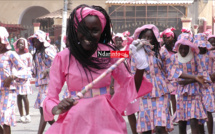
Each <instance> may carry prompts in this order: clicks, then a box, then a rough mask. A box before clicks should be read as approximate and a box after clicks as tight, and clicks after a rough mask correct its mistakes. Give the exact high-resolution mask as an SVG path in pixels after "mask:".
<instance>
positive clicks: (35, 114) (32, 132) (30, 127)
mask: <svg viewBox="0 0 215 134" xmlns="http://www.w3.org/2000/svg"><path fill="white" fill-rule="evenodd" d="M32 87H33V89H34V93H33V95H29V97H28V98H29V101H30V115H31V118H32V122H31V123H27V124H23V123H17V126H16V127H12V134H37V130H38V126H39V121H40V113H39V110H38V109H34V108H33V105H34V102H35V100H36V96H37V91H36V90H35V87H34V86H32ZM61 96H62V93H61ZM16 117H17V120H18V119H19V113H18V109H16ZM124 119H125V121H126V123H127V128H128V134H131V129H130V127H129V125H128V120H127V117H124ZM214 120H215V119H214ZM214 124H215V123H214ZM49 126H50V125H49V124H47V126H46V130H47V129H48V128H49ZM214 128H215V127H214ZM205 130H206V127H205ZM170 134H178V126H175V128H174V131H172V132H171V133H170ZM187 134H191V130H190V127H187ZM206 134H207V132H206ZM214 134H215V131H214Z"/></svg>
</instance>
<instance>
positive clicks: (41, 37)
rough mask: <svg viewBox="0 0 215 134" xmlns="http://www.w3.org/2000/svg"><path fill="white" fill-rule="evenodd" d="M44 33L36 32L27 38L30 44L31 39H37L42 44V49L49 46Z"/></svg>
mask: <svg viewBox="0 0 215 134" xmlns="http://www.w3.org/2000/svg"><path fill="white" fill-rule="evenodd" d="M46 36H47V35H46V33H45V32H43V31H42V30H37V31H36V32H35V33H34V34H33V35H32V36H30V37H29V38H28V40H30V41H31V42H32V39H33V38H37V39H38V40H39V41H40V42H43V43H44V44H43V45H44V47H48V46H50V43H49V42H48V41H47V40H46Z"/></svg>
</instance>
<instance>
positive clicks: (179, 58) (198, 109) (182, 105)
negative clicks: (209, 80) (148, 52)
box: [168, 33, 207, 134]
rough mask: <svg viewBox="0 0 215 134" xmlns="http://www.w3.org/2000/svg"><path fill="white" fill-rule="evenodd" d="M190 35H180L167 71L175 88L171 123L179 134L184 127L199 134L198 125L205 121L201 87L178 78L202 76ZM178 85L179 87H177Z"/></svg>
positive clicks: (181, 133) (194, 82) (195, 48)
mask: <svg viewBox="0 0 215 134" xmlns="http://www.w3.org/2000/svg"><path fill="white" fill-rule="evenodd" d="M192 41H193V38H192V37H191V36H190V34H187V33H182V34H180V35H179V37H178V41H177V42H176V43H175V47H174V50H175V51H176V52H177V53H176V54H174V55H172V57H171V66H170V70H169V75H168V76H169V79H170V80H173V86H174V87H176V93H177V102H176V106H177V108H176V112H175V114H174V117H173V122H176V123H178V124H179V133H180V134H184V133H186V126H187V125H190V126H191V132H192V134H197V133H199V132H200V130H199V129H197V128H198V124H203V123H204V122H205V121H206V120H207V112H206V109H205V107H204V105H203V103H202V92H203V90H202V89H201V88H200V87H201V85H199V83H198V82H197V81H195V80H191V81H193V82H192V83H187V82H189V81H190V80H188V79H184V78H179V76H180V75H181V72H184V73H187V74H190V75H197V74H198V72H199V74H200V75H203V74H202V72H203V70H202V66H201V62H200V58H199V57H198V56H197V55H198V53H199V50H198V47H197V46H195V45H194V44H193V43H192ZM178 83H180V84H181V85H179V84H178Z"/></svg>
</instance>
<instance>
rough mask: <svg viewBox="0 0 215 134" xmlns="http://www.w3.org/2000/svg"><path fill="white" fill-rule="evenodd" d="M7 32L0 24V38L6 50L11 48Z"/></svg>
mask: <svg viewBox="0 0 215 134" xmlns="http://www.w3.org/2000/svg"><path fill="white" fill-rule="evenodd" d="M8 37H9V33H8V32H7V29H6V28H5V27H2V26H0V39H1V43H2V44H5V45H6V48H7V49H8V50H10V49H11V46H10V43H9V40H8Z"/></svg>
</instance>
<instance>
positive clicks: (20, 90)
mask: <svg viewBox="0 0 215 134" xmlns="http://www.w3.org/2000/svg"><path fill="white" fill-rule="evenodd" d="M19 57H20V59H21V60H22V62H23V63H24V64H25V65H26V67H27V68H28V70H29V71H31V68H32V55H31V54H30V53H24V54H21V55H19ZM32 93H33V90H32V88H31V84H30V79H28V80H27V81H26V82H25V83H22V84H20V83H17V94H19V95H27V94H32Z"/></svg>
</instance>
